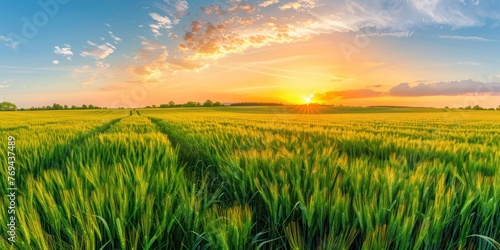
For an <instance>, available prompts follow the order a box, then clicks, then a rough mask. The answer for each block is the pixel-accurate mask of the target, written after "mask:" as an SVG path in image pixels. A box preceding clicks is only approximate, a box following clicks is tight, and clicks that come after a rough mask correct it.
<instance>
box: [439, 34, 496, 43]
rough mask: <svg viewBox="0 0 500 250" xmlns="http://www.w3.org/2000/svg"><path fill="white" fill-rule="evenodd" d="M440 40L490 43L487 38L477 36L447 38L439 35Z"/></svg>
mask: <svg viewBox="0 0 500 250" xmlns="http://www.w3.org/2000/svg"><path fill="white" fill-rule="evenodd" d="M439 38H441V39H453V40H462V41H475V42H491V41H493V40H490V39H488V38H484V37H479V36H448V35H441V36H439Z"/></svg>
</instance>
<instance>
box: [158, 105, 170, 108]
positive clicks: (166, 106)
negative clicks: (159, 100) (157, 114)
mask: <svg viewBox="0 0 500 250" xmlns="http://www.w3.org/2000/svg"><path fill="white" fill-rule="evenodd" d="M168 107H170V106H169V105H168V104H160V108H168Z"/></svg>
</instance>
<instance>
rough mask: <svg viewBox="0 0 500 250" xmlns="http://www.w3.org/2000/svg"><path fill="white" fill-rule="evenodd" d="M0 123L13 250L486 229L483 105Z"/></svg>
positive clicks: (497, 121) (2, 243) (488, 144)
mask: <svg viewBox="0 0 500 250" xmlns="http://www.w3.org/2000/svg"><path fill="white" fill-rule="evenodd" d="M363 112H364V113H363ZM0 119H2V121H5V122H3V123H2V125H1V126H0V138H5V139H4V143H3V144H2V145H0V146H1V147H2V150H0V159H6V152H7V150H6V147H7V136H9V135H13V136H15V137H16V143H17V148H16V154H17V166H18V172H17V175H16V177H17V180H16V184H17V187H18V190H19V191H18V195H17V198H18V200H17V201H18V204H17V210H16V212H17V213H16V216H17V218H18V223H19V224H18V228H17V229H18V230H17V242H16V243H15V244H14V245H12V246H13V249H311V250H312V249H495V247H498V243H497V241H498V240H499V239H500V228H499V227H498V221H500V205H499V203H498V202H497V201H498V200H500V178H498V175H499V168H498V166H500V113H497V112H489V111H463V112H459V111H453V112H445V111H443V110H441V109H414V108H413V109H412V108H369V109H359V108H347V107H319V108H317V109H312V108H309V109H305V108H304V107H217V108H215V107H214V108H176V109H145V110H139V111H136V112H131V111H130V110H105V111H46V112H8V113H0ZM3 161H4V162H5V161H6V160H3ZM0 188H1V189H2V190H6V188H7V183H6V181H2V182H1V183H0ZM6 204H7V203H5V202H4V204H2V206H1V207H0V221H7V217H6V216H7V211H6V209H7V206H6ZM2 232H3V233H2V234H3V235H6V232H5V231H2ZM3 235H2V236H3ZM10 247H11V244H10V243H9V242H8V241H7V240H6V238H0V249H10Z"/></svg>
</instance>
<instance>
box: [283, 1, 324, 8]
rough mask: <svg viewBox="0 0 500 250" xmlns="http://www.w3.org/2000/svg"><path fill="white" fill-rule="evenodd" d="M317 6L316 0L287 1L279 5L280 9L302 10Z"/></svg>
mask: <svg viewBox="0 0 500 250" xmlns="http://www.w3.org/2000/svg"><path fill="white" fill-rule="evenodd" d="M316 6H317V3H316V0H298V1H296V2H288V3H286V4H284V5H281V6H280V9H281V10H288V9H294V10H302V9H312V8H314V7H316Z"/></svg>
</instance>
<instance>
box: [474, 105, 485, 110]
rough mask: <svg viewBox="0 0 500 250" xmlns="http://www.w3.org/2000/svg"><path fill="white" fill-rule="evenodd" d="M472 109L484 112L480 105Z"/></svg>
mask: <svg viewBox="0 0 500 250" xmlns="http://www.w3.org/2000/svg"><path fill="white" fill-rule="evenodd" d="M472 109H474V110H482V109H483V108H481V107H480V106H479V105H476V106H474V108H472Z"/></svg>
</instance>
